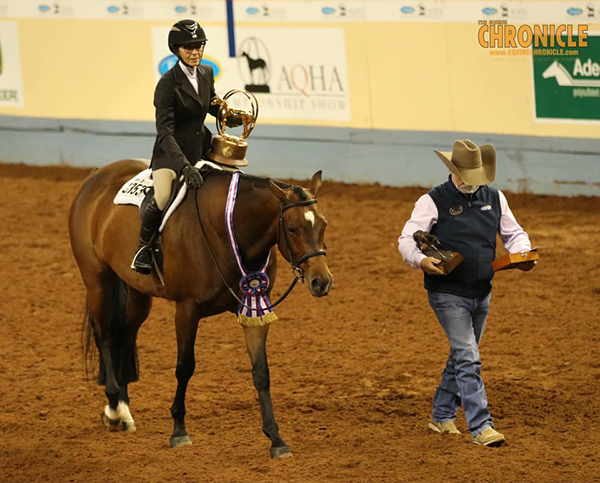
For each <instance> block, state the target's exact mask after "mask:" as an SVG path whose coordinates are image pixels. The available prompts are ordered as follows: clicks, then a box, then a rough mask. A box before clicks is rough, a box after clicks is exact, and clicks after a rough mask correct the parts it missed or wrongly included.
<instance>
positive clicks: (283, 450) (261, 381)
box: [244, 325, 292, 458]
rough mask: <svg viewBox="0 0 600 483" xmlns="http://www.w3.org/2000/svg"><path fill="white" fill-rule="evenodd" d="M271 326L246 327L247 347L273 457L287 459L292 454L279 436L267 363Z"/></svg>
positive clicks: (264, 429)
mask: <svg viewBox="0 0 600 483" xmlns="http://www.w3.org/2000/svg"><path fill="white" fill-rule="evenodd" d="M268 333H269V326H268V325H265V326H261V327H244V336H245V337H246V346H247V348H248V354H249V355H250V360H251V361H252V379H253V380H254V387H255V388H256V390H257V391H258V399H259V401H260V412H261V414H262V420H263V433H265V435H266V436H267V437H268V438H269V439H270V440H271V443H272V445H271V457H272V458H286V457H289V456H292V452H291V450H290V448H289V447H288V445H287V444H286V443H285V441H284V440H283V438H282V437H281V436H280V435H279V427H278V426H277V422H276V421H275V415H274V414H273V404H272V402H271V381H270V377H269V364H268V362H267V350H266V343H267V334H268Z"/></svg>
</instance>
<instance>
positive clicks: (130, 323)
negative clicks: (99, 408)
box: [117, 287, 152, 433]
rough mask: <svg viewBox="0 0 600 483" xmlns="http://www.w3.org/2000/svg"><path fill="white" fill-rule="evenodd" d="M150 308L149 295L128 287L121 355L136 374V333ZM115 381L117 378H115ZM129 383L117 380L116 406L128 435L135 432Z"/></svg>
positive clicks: (150, 300)
mask: <svg viewBox="0 0 600 483" xmlns="http://www.w3.org/2000/svg"><path fill="white" fill-rule="evenodd" d="M151 307H152V297H151V296H150V295H146V294H143V293H141V292H138V291H137V290H135V289H133V288H131V287H128V290H127V311H126V322H125V324H126V325H125V330H124V334H123V335H124V337H123V339H124V340H123V342H124V344H125V347H124V349H123V353H124V354H125V353H126V354H129V356H128V357H129V358H130V359H133V361H132V362H133V363H134V364H136V368H135V370H136V372H137V348H136V340H137V333H138V330H139V328H140V327H141V325H142V324H143V323H144V321H145V320H146V319H147V318H148V314H149V313H150V308H151ZM117 380H119V378H118V377H117ZM129 382H133V381H126V378H122V380H119V388H120V391H119V404H118V406H117V410H118V413H119V414H118V417H119V418H120V419H121V429H122V430H123V431H128V432H130V433H133V432H135V430H136V427H135V422H134V421H133V417H132V416H131V412H130V411H129V393H128V391H127V386H128V384H129Z"/></svg>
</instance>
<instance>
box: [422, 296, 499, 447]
mask: <svg viewBox="0 0 600 483" xmlns="http://www.w3.org/2000/svg"><path fill="white" fill-rule="evenodd" d="M490 297H491V293H490V294H488V295H487V296H486V297H483V298H478V299H472V298H468V297H460V296H458V295H452V294H447V293H440V292H429V305H430V306H431V308H432V309H433V311H434V312H435V315H436V316H437V318H438V320H439V321H440V324H441V325H442V328H443V329H444V332H445V333H446V337H447V338H448V342H450V355H449V356H448V360H447V361H446V367H445V369H444V371H443V373H442V382H440V385H439V386H438V388H437V390H436V391H435V396H434V398H433V413H432V416H433V420H434V421H438V422H445V421H454V420H455V419H456V411H458V409H459V408H460V405H461V402H462V405H463V407H464V411H465V418H466V420H467V423H468V425H469V431H470V432H471V434H472V435H473V437H475V436H477V435H478V434H479V433H480V432H481V431H483V430H484V429H486V428H488V427H492V428H493V427H494V425H493V424H492V417H491V416H490V412H489V410H488V402H487V396H486V394H485V386H484V384H483V379H481V361H480V360H479V341H480V340H481V336H482V335H483V329H484V328H485V321H486V319H487V315H488V312H489V310H490Z"/></svg>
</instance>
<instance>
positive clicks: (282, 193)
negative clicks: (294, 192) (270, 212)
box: [269, 179, 288, 203]
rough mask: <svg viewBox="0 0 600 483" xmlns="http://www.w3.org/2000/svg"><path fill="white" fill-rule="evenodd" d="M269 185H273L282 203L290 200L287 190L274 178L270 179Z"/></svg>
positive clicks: (273, 189)
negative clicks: (275, 181) (274, 180)
mask: <svg viewBox="0 0 600 483" xmlns="http://www.w3.org/2000/svg"><path fill="white" fill-rule="evenodd" d="M269 185H270V186H271V191H272V192H273V194H274V195H275V196H277V198H279V200H280V201H281V202H282V203H285V202H286V201H288V195H287V192H286V190H284V189H283V188H281V187H280V186H279V185H278V184H277V183H274V182H273V180H272V179H269Z"/></svg>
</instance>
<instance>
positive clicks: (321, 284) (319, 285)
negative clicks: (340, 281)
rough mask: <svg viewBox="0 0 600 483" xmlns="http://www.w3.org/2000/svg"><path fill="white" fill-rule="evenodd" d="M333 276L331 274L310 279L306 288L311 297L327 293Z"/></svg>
mask: <svg viewBox="0 0 600 483" xmlns="http://www.w3.org/2000/svg"><path fill="white" fill-rule="evenodd" d="M332 283H333V277H332V276H331V275H329V276H325V277H314V278H312V279H311V280H310V284H309V286H308V289H309V290H310V293H311V294H312V295H313V297H324V296H325V295H329V290H330V289H331V284H332Z"/></svg>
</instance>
